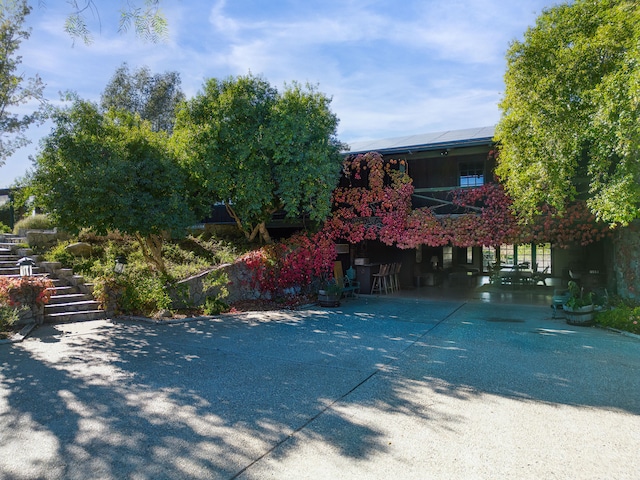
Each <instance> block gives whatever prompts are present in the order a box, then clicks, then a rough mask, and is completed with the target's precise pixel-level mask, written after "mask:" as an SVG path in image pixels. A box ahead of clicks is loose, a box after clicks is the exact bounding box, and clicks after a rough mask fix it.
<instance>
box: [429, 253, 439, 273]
mask: <svg viewBox="0 0 640 480" xmlns="http://www.w3.org/2000/svg"><path fill="white" fill-rule="evenodd" d="M439 260H440V259H439V258H438V256H437V255H434V256H432V257H431V267H432V268H433V269H434V270H435V269H437V268H438V261H439Z"/></svg>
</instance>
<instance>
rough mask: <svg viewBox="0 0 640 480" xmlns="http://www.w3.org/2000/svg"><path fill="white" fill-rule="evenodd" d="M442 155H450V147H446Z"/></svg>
mask: <svg viewBox="0 0 640 480" xmlns="http://www.w3.org/2000/svg"><path fill="white" fill-rule="evenodd" d="M440 155H442V156H443V157H446V156H447V155H449V149H448V148H445V149H444V150H442V151H441V152H440Z"/></svg>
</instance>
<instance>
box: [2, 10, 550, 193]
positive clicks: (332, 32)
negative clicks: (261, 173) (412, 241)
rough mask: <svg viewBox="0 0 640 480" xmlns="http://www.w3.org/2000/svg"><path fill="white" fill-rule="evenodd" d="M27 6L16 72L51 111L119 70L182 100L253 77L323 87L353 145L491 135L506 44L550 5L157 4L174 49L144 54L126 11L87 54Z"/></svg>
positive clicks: (105, 13) (92, 95) (61, 13)
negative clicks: (214, 82)
mask: <svg viewBox="0 0 640 480" xmlns="http://www.w3.org/2000/svg"><path fill="white" fill-rule="evenodd" d="M31 3H32V4H33V5H34V9H33V12H32V14H31V15H30V16H29V18H28V25H29V26H30V27H31V28H32V34H31V38H30V39H29V40H28V41H27V42H25V43H23V46H22V48H21V52H20V53H21V55H22V57H23V61H22V71H24V73H25V74H26V75H28V76H29V75H33V74H34V73H36V72H37V73H38V74H40V76H41V77H42V79H43V80H44V82H45V83H46V84H47V88H46V96H47V98H48V99H49V100H50V101H51V102H52V103H57V102H58V99H59V94H58V92H61V91H66V90H73V91H76V92H77V93H78V94H79V95H80V96H81V97H82V98H85V99H89V100H96V101H97V100H99V97H100V94H101V92H102V91H103V90H104V87H105V85H106V84H107V82H108V81H109V79H110V78H111V77H112V75H113V73H114V71H115V70H116V68H117V67H118V66H120V65H121V64H122V63H123V62H127V63H128V64H129V66H130V68H131V69H132V70H134V69H136V68H138V67H141V66H147V67H149V68H150V69H151V71H152V72H154V73H160V72H165V71H177V72H179V73H180V76H181V79H182V88H183V91H184V92H185V94H186V95H187V97H191V96H193V95H195V94H196V93H197V92H198V91H199V90H200V88H201V86H202V85H203V82H204V80H205V79H207V78H211V77H216V78H224V77H227V76H230V75H234V76H235V75H245V74H247V73H248V72H251V73H253V74H260V75H262V76H264V77H265V78H266V79H267V80H268V81H269V82H270V83H271V84H272V85H273V86H275V87H277V88H281V87H282V86H283V85H284V84H285V83H286V82H292V81H294V80H295V81H298V82H302V83H306V82H309V83H312V84H316V85H318V87H319V90H320V91H322V92H323V93H325V94H327V95H328V96H330V97H332V98H333V101H332V104H331V108H332V110H333V112H334V113H336V115H337V116H338V118H339V119H340V125H339V127H338V136H339V138H340V140H341V141H343V142H346V143H349V142H355V141H359V140H369V139H377V138H387V137H395V136H404V135H411V134H419V133H426V132H436V131H442V130H454V129H463V128H473V127H479V126H487V125H493V124H495V123H496V122H497V121H498V119H499V116H500V112H499V110H498V106H497V104H498V102H499V100H500V98H501V95H502V91H503V74H504V70H505V59H504V55H505V52H506V49H507V48H508V45H509V42H510V41H512V40H513V39H521V38H522V36H523V34H524V32H525V30H526V28H527V27H528V26H531V25H533V24H534V22H535V19H536V17H537V16H538V15H539V14H540V13H541V12H542V10H543V9H544V8H546V7H551V6H553V5H554V4H555V3H556V2H554V1H553V0H518V1H513V0H340V1H338V0H295V1H294V0H268V1H267V0H219V1H204V0H163V1H162V2H161V5H162V9H163V11H164V13H165V15H166V17H167V18H168V20H169V29H170V32H169V38H168V40H167V41H166V42H164V43H160V44H149V43H145V42H143V41H141V40H138V39H136V38H135V37H134V36H133V35H131V34H125V35H123V34H119V33H118V32H117V25H118V18H119V17H118V15H119V13H118V6H119V5H120V3H121V2H114V1H106V0H96V2H95V3H96V4H97V6H98V13H99V16H100V23H98V21H97V20H96V21H95V23H93V25H92V27H93V30H94V33H95V35H94V42H93V43H92V44H91V45H84V44H82V43H81V42H80V41H76V42H75V45H73V42H72V40H71V39H70V38H69V37H68V36H67V35H66V34H65V33H64V31H63V23H64V19H65V17H66V15H67V14H68V12H69V10H68V9H69V7H68V5H67V3H66V2H64V1H63V0H48V1H45V2H44V3H43V5H40V6H39V3H41V2H40V1H39V0H32V1H31ZM139 3H142V0H139ZM90 19H91V18H90ZM50 128H51V126H50V125H45V126H43V127H40V128H38V129H32V131H31V132H30V136H31V137H32V138H33V140H34V142H33V144H32V145H30V146H29V147H27V148H24V149H22V150H20V151H18V152H17V153H16V154H15V155H14V156H13V157H12V158H10V159H8V160H7V162H6V164H5V165H4V166H3V167H0V187H6V186H9V185H10V184H12V183H13V181H14V180H15V178H16V177H19V176H22V175H24V174H25V172H26V171H27V170H28V169H29V168H31V162H30V160H29V155H34V154H35V153H36V152H37V148H38V139H39V138H41V137H43V136H44V135H46V134H47V133H48V132H49V130H50Z"/></svg>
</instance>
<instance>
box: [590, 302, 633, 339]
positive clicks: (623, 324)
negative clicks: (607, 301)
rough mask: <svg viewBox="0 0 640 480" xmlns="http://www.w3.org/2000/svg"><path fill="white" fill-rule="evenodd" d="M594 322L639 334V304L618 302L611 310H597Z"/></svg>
mask: <svg viewBox="0 0 640 480" xmlns="http://www.w3.org/2000/svg"><path fill="white" fill-rule="evenodd" d="M596 322H597V323H598V324H599V325H602V326H603V327H610V328H615V329H617V330H624V331H625V332H631V333H636V334H640V306H634V305H626V304H623V303H620V304H618V305H617V306H616V307H614V308H612V309H611V310H604V311H602V312H599V313H598V314H597V315H596Z"/></svg>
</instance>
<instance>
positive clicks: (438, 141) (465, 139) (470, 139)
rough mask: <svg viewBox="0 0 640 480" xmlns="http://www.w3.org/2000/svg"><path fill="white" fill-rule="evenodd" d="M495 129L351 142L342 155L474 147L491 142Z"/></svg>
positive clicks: (452, 131) (487, 128) (483, 128)
mask: <svg viewBox="0 0 640 480" xmlns="http://www.w3.org/2000/svg"><path fill="white" fill-rule="evenodd" d="M494 131H495V127H494V126H491V127H479V128H467V129H464V130H448V131H446V132H435V133H424V134H421V135H408V136H405V137H395V138H385V139H381V140H365V141H361V142H353V143H351V144H350V147H351V149H350V150H349V151H348V152H344V153H349V154H351V153H365V152H378V153H381V154H383V155H384V154H394V153H415V152H424V151H428V150H438V149H441V148H459V147H474V146H479V145H488V144H491V143H492V142H493V134H494Z"/></svg>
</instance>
